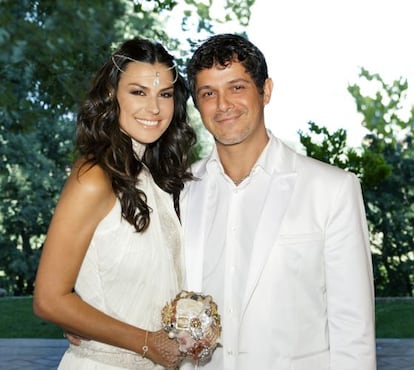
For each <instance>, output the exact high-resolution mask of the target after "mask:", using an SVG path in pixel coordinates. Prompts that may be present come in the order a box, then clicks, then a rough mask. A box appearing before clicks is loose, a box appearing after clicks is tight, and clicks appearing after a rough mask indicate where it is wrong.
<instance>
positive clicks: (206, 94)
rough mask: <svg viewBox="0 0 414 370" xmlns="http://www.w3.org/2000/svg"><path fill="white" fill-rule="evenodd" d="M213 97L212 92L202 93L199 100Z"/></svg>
mask: <svg viewBox="0 0 414 370" xmlns="http://www.w3.org/2000/svg"><path fill="white" fill-rule="evenodd" d="M213 95H214V93H213V91H204V92H203V93H202V94H201V95H200V97H201V98H209V97H211V96H213Z"/></svg>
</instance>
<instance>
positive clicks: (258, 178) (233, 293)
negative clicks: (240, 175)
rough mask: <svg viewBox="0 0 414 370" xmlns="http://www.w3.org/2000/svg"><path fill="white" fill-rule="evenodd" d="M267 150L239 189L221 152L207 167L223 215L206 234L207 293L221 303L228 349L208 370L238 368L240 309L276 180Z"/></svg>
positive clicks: (224, 341)
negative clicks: (269, 193) (260, 222)
mask: <svg viewBox="0 0 414 370" xmlns="http://www.w3.org/2000/svg"><path fill="white" fill-rule="evenodd" d="M266 149H267V147H266V148H265V150H264V151H263V153H262V155H261V156H260V157H259V159H258V161H257V163H256V164H255V166H254V167H253V169H252V171H251V173H250V175H249V176H248V177H247V178H246V179H244V180H243V182H242V183H241V184H239V185H238V186H236V185H234V183H233V182H232V180H231V179H230V178H229V177H228V176H227V175H226V174H225V173H224V170H223V167H222V165H221V163H220V161H219V158H218V154H217V151H216V150H214V152H213V154H212V157H211V158H210V160H209V161H208V163H207V172H208V175H207V176H209V177H210V180H211V179H212V178H213V181H215V182H217V200H216V201H217V208H216V211H217V212H216V214H215V216H214V218H213V219H214V222H213V223H212V225H211V229H210V232H209V234H208V235H207V236H206V240H207V243H206V245H207V246H208V247H207V248H205V251H204V266H203V272H204V273H203V292H205V293H207V294H211V295H212V297H213V298H214V300H215V301H216V302H217V304H218V308H219V312H220V315H221V319H222V326H223V330H222V339H221V345H222V346H223V347H222V348H219V349H217V350H216V352H215V353H214V355H213V358H212V360H211V362H209V363H208V364H206V365H205V366H203V367H202V369H206V370H207V369H220V370H221V369H222V370H227V369H229V370H230V369H234V370H235V369H236V364H237V361H236V360H237V353H238V331H239V323H240V307H241V305H242V300H243V294H244V292H245V284H246V278H247V275H248V270H249V261H250V254H251V249H252V246H253V241H254V237H255V234H256V233H255V231H256V229H257V226H258V225H257V224H258V220H259V219H260V214H261V211H262V209H263V203H264V201H265V197H266V191H265V190H266V189H267V187H268V186H269V184H270V179H271V177H270V171H269V170H268V171H266V162H267V161H266V159H267V158H266V157H267V152H268V151H267V150H266Z"/></svg>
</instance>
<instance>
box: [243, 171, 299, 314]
mask: <svg viewBox="0 0 414 370" xmlns="http://www.w3.org/2000/svg"><path fill="white" fill-rule="evenodd" d="M295 181H296V173H288V174H273V176H272V180H271V183H270V185H269V187H268V194H267V196H266V200H265V207H264V208H263V212H262V214H261V216H260V220H259V224H258V225H259V226H258V228H257V230H256V235H255V239H254V245H253V249H252V253H251V262H250V269H249V272H248V276H247V282H246V291H245V294H244V299H243V304H242V307H241V309H242V311H241V312H242V315H243V314H244V311H245V309H246V307H247V305H248V302H249V300H250V297H251V295H252V294H253V292H254V289H255V287H256V285H257V283H258V281H259V279H260V276H261V274H262V271H263V268H264V266H265V264H266V261H267V260H268V257H269V253H270V252H271V250H272V248H273V246H274V245H275V241H276V238H277V235H278V233H279V230H280V226H281V224H282V221H283V217H284V215H285V213H286V209H287V207H288V204H289V201H290V198H291V195H292V192H293V188H294V185H295Z"/></svg>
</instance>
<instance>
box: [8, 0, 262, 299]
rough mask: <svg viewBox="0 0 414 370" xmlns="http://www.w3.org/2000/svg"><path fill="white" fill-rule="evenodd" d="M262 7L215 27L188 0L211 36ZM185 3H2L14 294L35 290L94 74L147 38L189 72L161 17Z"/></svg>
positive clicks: (230, 11)
mask: <svg viewBox="0 0 414 370" xmlns="http://www.w3.org/2000/svg"><path fill="white" fill-rule="evenodd" d="M253 2H254V1H252V0H244V1H241V2H240V3H239V7H235V2H234V1H231V0H228V1H226V2H224V3H223V5H224V8H225V9H226V10H225V12H224V13H223V14H222V15H221V16H220V19H219V20H214V19H213V18H212V17H211V15H210V12H209V8H208V7H207V8H206V6H205V2H204V1H195V0H186V4H187V5H188V9H189V10H188V11H189V14H190V15H191V16H192V17H193V18H194V15H195V16H196V19H197V21H198V24H199V25H200V27H201V28H203V27H205V29H207V31H208V30H211V29H212V28H213V25H214V22H216V21H223V22H224V21H225V20H226V19H233V20H234V19H236V20H237V19H238V18H240V21H241V22H246V21H248V17H249V16H250V11H249V8H250V5H251V4H253ZM148 3H153V4H152V7H151V9H148V10H145V9H147V8H145V7H143V5H146V6H147V5H148ZM178 3H179V2H178V1H170V0H157V1H155V0H154V1H146V0H143V1H132V0H112V1H98V0H90V1H72V0H60V1H51V0H36V1H29V0H20V1H17V2H16V1H13V0H0V4H1V5H0V6H1V11H0V65H1V66H2V67H1V68H0V78H1V81H2V83H1V84H0V188H1V191H0V274H1V273H4V275H0V279H1V280H0V287H2V288H5V289H6V290H7V291H8V293H9V294H14V295H25V294H30V293H31V292H32V290H33V279H34V275H35V271H36V267H37V264H38V258H39V254H40V253H39V252H40V248H41V246H42V243H43V240H44V236H45V233H46V231H47V227H48V224H49V222H50V218H51V216H52V212H53V210H54V207H55V204H56V201H57V197H58V195H59V193H60V190H61V188H62V185H63V182H64V180H65V178H66V176H67V174H68V171H69V170H70V167H71V163H72V158H73V153H72V148H73V144H72V143H73V135H74V128H75V117H76V112H77V109H78V104H79V102H80V101H81V100H82V99H83V97H84V94H85V93H86V91H87V89H88V86H89V84H90V80H91V78H92V76H93V74H94V73H95V71H96V70H97V69H98V68H99V67H100V65H101V64H102V62H103V61H104V60H106V58H107V56H108V54H109V53H111V52H112V51H113V50H114V48H115V47H116V46H117V45H118V44H119V43H121V42H122V41H124V40H125V39H127V38H131V37H133V36H138V35H139V36H142V37H147V38H150V39H154V40H158V41H161V42H162V43H163V44H164V45H166V46H167V48H169V49H170V50H172V51H173V54H174V55H176V56H180V55H181V57H182V58H181V59H182V61H181V63H184V60H185V58H184V57H183V56H184V52H182V51H181V49H180V48H181V46H182V45H181V42H182V41H181V39H180V38H179V37H178V36H179V34H180V30H177V33H176V34H175V35H174V36H175V37H170V35H168V34H167V33H166V30H165V27H164V25H163V23H162V22H163V19H164V18H165V17H161V15H164V16H165V15H166V14H168V12H169V11H170V10H172V9H174V8H175V7H176V6H177V4H178ZM180 3H182V2H180ZM144 8H145V9H144ZM200 16H203V17H204V18H203V19H201V18H197V17H200ZM186 19H187V18H186V17H185V15H184V17H183V22H184V23H185V20H186ZM188 24H190V23H188ZM193 36H194V33H193V34H191V37H193ZM200 137H202V134H201V135H200ZM199 150H201V148H200V149H199Z"/></svg>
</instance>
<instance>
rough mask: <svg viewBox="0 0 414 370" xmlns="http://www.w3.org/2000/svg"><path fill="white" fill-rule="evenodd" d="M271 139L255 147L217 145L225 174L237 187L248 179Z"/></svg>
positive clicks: (254, 144)
mask: <svg viewBox="0 0 414 370" xmlns="http://www.w3.org/2000/svg"><path fill="white" fill-rule="evenodd" d="M268 141H269V138H268V137H267V136H266V139H265V140H263V141H261V142H256V143H253V145H244V143H241V144H237V145H228V146H223V145H217V152H218V154H219V157H220V161H221V164H222V165H223V168H224V172H225V173H226V174H227V176H229V177H230V178H231V179H232V181H233V182H234V184H235V185H239V184H240V183H241V182H242V181H243V180H244V179H245V178H247V177H248V176H249V174H250V172H251V170H252V168H253V166H254V165H255V163H256V162H257V160H258V158H259V157H260V155H261V154H262V152H263V149H264V148H265V146H266V144H267V142H268Z"/></svg>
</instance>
